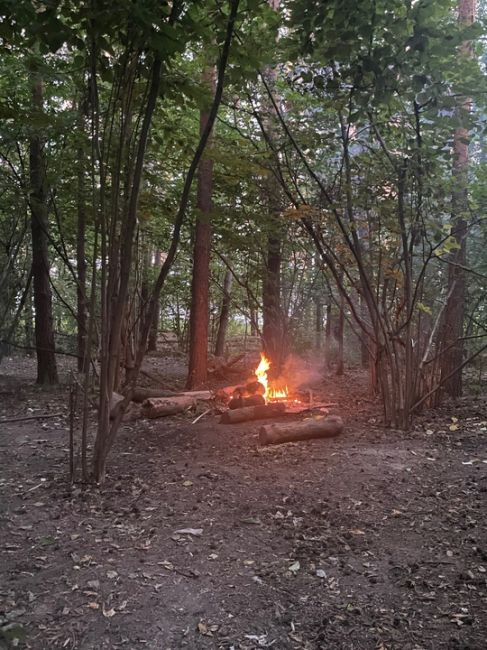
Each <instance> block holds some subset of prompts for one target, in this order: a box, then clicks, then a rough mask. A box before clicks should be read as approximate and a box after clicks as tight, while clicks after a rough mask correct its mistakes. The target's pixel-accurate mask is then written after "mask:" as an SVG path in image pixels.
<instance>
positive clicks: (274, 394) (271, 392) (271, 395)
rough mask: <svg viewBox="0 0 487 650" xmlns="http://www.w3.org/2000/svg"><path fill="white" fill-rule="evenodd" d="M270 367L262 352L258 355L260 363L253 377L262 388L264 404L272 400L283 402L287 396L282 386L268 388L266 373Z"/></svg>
mask: <svg viewBox="0 0 487 650" xmlns="http://www.w3.org/2000/svg"><path fill="white" fill-rule="evenodd" d="M270 367H271V362H270V361H269V359H268V358H267V357H266V356H265V354H264V353H263V352H261V353H260V363H259V365H258V366H257V368H256V370H255V375H256V377H257V380H258V381H259V382H260V383H261V384H262V385H263V386H264V388H265V392H264V399H265V401H266V404H267V403H268V402H271V401H273V400H284V399H287V396H288V388H287V386H284V387H283V388H271V387H269V379H268V377H267V371H268V370H269V368H270Z"/></svg>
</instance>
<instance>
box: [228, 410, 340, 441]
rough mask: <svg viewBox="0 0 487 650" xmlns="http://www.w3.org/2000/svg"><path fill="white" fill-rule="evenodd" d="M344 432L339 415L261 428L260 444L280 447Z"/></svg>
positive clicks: (267, 425) (268, 425)
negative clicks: (280, 445) (287, 443)
mask: <svg viewBox="0 0 487 650" xmlns="http://www.w3.org/2000/svg"><path fill="white" fill-rule="evenodd" d="M234 412H235V411H234ZM342 431H343V420H342V419H341V418H340V417H338V416H337V415H330V416H329V417H326V418H322V419H320V420H304V421H303V422H292V423H286V424H280V423H276V424H266V425H264V426H262V427H261V428H260V431H259V442H260V444H261V445H279V444H281V443H283V442H294V441H298V440H309V439H311V438H331V437H333V436H338V435H340V433H341V432H342Z"/></svg>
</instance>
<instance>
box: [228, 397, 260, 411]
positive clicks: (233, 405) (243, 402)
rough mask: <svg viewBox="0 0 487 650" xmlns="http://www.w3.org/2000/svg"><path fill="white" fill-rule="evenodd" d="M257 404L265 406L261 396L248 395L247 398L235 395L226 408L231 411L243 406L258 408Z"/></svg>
mask: <svg viewBox="0 0 487 650" xmlns="http://www.w3.org/2000/svg"><path fill="white" fill-rule="evenodd" d="M259 404H265V399H264V396H263V395H249V396H248V397H244V396H242V395H237V396H236V397H232V399H231V400H230V401H229V402H228V408H229V409H231V410H232V411H233V410H234V409H240V408H243V407H244V406H258V405H259Z"/></svg>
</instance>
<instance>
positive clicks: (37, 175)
mask: <svg viewBox="0 0 487 650" xmlns="http://www.w3.org/2000/svg"><path fill="white" fill-rule="evenodd" d="M32 104H33V109H34V111H35V112H36V113H38V114H41V113H42V111H43V88H42V80H41V79H40V78H39V77H34V78H33V79H32ZM43 146H44V144H43V142H42V139H41V137H40V135H39V133H34V134H33V135H32V137H31V139H30V145H29V166H30V209H31V230H32V274H33V286H34V309H35V318H34V329H35V343H36V354H37V383H38V384H57V382H58V374H57V366H56V355H55V348H54V329H53V315H52V292H51V285H50V281H49V270H50V266H49V248H48V234H47V233H48V229H49V221H48V210H47V181H46V168H45V160H44V152H43Z"/></svg>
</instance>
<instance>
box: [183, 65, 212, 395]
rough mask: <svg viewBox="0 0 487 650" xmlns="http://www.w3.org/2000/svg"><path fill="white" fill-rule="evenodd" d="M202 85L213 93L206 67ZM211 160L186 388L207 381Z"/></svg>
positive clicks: (201, 191) (204, 175)
mask: <svg viewBox="0 0 487 650" xmlns="http://www.w3.org/2000/svg"><path fill="white" fill-rule="evenodd" d="M203 78H204V81H205V83H206V84H207V85H208V86H209V87H210V88H211V90H212V91H213V92H214V89H215V77H214V71H213V69H211V68H208V69H207V70H206V71H205V73H204V75H203ZM207 122H208V113H207V112H206V111H202V112H201V114H200V134H202V133H203V132H204V130H205V127H206V124H207ZM212 186H213V161H212V160H211V158H208V157H206V158H203V159H202V160H201V161H200V164H199V169H198V190H197V209H198V210H197V216H196V230H195V244H194V257H193V280H192V284H191V312H190V321H189V331H190V334H189V367H188V378H187V381H186V387H187V388H194V387H195V386H198V385H200V384H202V383H204V382H205V381H206V380H207V378H208V328H209V290H210V247H211V221H210V218H211V211H212V207H213V206H212V190H213V187H212Z"/></svg>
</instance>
